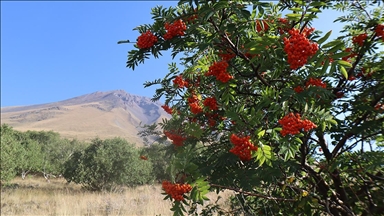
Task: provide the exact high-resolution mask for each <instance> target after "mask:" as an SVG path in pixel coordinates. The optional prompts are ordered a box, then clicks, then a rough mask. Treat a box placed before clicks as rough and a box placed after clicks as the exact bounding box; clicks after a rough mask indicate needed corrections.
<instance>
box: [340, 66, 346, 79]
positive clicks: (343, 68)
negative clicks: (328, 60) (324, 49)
mask: <svg viewBox="0 0 384 216" xmlns="http://www.w3.org/2000/svg"><path fill="white" fill-rule="evenodd" d="M339 70H340V72H341V74H342V75H343V76H344V77H345V79H348V72H347V70H346V69H345V67H344V66H342V65H339Z"/></svg>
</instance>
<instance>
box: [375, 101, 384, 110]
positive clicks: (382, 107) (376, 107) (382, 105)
mask: <svg viewBox="0 0 384 216" xmlns="http://www.w3.org/2000/svg"><path fill="white" fill-rule="evenodd" d="M374 108H375V110H377V111H380V112H384V104H381V103H377V104H376V105H375V107H374Z"/></svg>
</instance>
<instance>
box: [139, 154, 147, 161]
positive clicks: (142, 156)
mask: <svg viewBox="0 0 384 216" xmlns="http://www.w3.org/2000/svg"><path fill="white" fill-rule="evenodd" d="M140 159H141V160H148V158H147V157H146V156H144V155H141V156H140Z"/></svg>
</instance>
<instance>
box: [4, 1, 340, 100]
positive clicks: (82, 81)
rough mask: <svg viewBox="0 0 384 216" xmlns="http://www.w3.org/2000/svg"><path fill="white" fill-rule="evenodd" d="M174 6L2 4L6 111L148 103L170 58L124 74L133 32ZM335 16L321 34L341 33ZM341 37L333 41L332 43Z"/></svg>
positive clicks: (320, 24) (329, 15)
mask: <svg viewBox="0 0 384 216" xmlns="http://www.w3.org/2000/svg"><path fill="white" fill-rule="evenodd" d="M176 4H177V2H176V1H111V2H108V1H82V2H76V1H67V2H66V1H39V2H28V1H15V2H12V1H5V2H4V1H1V107H4V106H17V105H32V104H41V103H50V102H56V101H60V100H65V99H68V98H72V97H76V96H80V95H83V94H88V93H92V92H95V91H110V90H117V89H123V90H125V91H127V92H128V93H131V94H136V95H142V96H148V97H151V96H152V95H153V93H154V91H155V88H146V89H145V88H144V87H143V83H144V82H145V81H152V80H154V79H157V78H162V77H163V76H164V75H165V74H166V73H167V68H168V65H167V64H168V63H169V62H171V61H172V59H171V57H169V56H165V55H164V56H163V57H161V58H160V59H151V60H147V61H146V64H144V65H139V67H137V68H136V69H135V71H132V70H130V69H128V68H126V60H127V52H128V50H130V49H131V48H133V46H132V45H131V44H122V45H117V41H119V40H125V39H129V40H131V41H135V40H136V38H137V37H138V35H139V34H138V32H137V31H133V30H132V29H133V28H134V27H136V26H138V25H140V24H145V23H151V15H150V11H151V8H152V7H154V6H156V5H164V6H171V5H176ZM336 17H337V14H335V12H326V13H324V14H321V16H320V20H319V21H316V22H315V23H314V26H315V27H316V28H317V29H320V30H323V31H329V30H330V28H332V29H333V30H334V31H333V32H335V33H336V32H337V31H338V30H340V25H339V24H332V21H333V20H334V19H335V18H336ZM334 36H336V34H335V35H334Z"/></svg>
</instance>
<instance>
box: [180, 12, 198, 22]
mask: <svg viewBox="0 0 384 216" xmlns="http://www.w3.org/2000/svg"><path fill="white" fill-rule="evenodd" d="M196 12H197V9H195V13H194V14H193V15H191V16H188V17H186V18H184V19H183V20H184V22H186V23H195V20H196V19H197V18H198V16H197V14H196Z"/></svg>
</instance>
